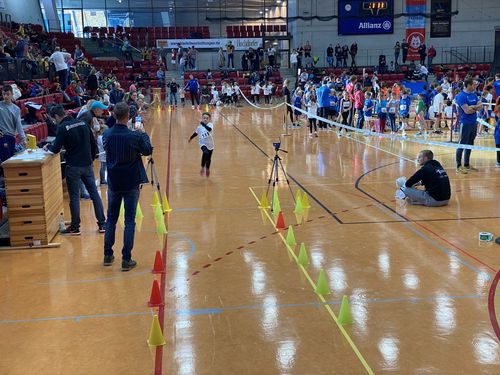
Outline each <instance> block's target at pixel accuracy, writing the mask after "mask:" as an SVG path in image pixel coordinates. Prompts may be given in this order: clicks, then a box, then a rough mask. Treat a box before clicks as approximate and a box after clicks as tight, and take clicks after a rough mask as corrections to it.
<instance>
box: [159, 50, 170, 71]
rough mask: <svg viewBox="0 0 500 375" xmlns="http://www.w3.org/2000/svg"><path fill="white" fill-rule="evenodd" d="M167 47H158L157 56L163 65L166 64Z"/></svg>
mask: <svg viewBox="0 0 500 375" xmlns="http://www.w3.org/2000/svg"><path fill="white" fill-rule="evenodd" d="M167 54H168V52H167V49H166V48H165V47H163V46H162V47H160V50H159V51H158V56H159V57H160V60H161V62H162V63H163V65H165V66H167Z"/></svg>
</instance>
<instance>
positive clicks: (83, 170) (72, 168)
mask: <svg viewBox="0 0 500 375" xmlns="http://www.w3.org/2000/svg"><path fill="white" fill-rule="evenodd" d="M49 115H50V117H52V118H53V120H54V122H55V123H56V124H58V128H57V135H56V139H55V140H54V143H52V144H47V145H45V146H44V148H43V149H44V150H45V151H48V152H51V153H53V154H57V153H58V152H59V151H61V148H62V147H64V149H65V150H66V154H65V159H66V185H67V187H68V194H69V209H70V211H71V224H70V226H69V227H67V228H66V229H65V230H64V231H62V232H61V234H62V235H67V236H79V235H80V234H81V232H80V199H79V198H80V180H81V181H82V182H83V184H84V185H85V187H86V188H87V190H88V192H89V195H90V199H92V203H93V205H94V213H95V216H96V219H97V229H98V231H99V233H104V232H105V231H106V228H105V225H106V218H105V216H104V209H103V206H102V201H101V197H100V196H99V194H98V193H97V188H96V186H95V177H94V169H93V168H92V163H93V161H94V159H95V158H96V155H97V144H96V141H95V139H94V136H93V134H92V131H91V130H90V128H89V127H88V126H87V124H86V123H85V122H83V121H82V120H81V119H74V118H72V117H71V116H67V115H66V113H65V112H64V108H63V107H62V106H61V105H56V106H54V107H52V108H51V109H50V113H49Z"/></svg>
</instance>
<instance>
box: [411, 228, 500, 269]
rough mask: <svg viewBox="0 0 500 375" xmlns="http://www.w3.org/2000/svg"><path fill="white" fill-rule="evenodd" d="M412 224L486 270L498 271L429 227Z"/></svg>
mask: <svg viewBox="0 0 500 375" xmlns="http://www.w3.org/2000/svg"><path fill="white" fill-rule="evenodd" d="M410 223H413V224H416V225H418V226H419V227H421V228H423V229H425V230H426V231H427V232H429V233H432V234H433V235H434V236H436V237H437V238H439V239H441V240H442V241H444V242H446V243H447V244H448V245H450V246H452V247H454V248H455V249H457V250H458V251H460V252H461V253H463V254H465V255H467V256H468V257H470V258H472V259H474V260H475V261H476V262H478V263H480V264H482V265H483V266H485V267H486V268H488V269H490V270H491V271H493V272H496V271H497V270H496V269H494V268H493V267H491V266H490V265H488V264H486V263H484V262H483V261H482V260H481V259H479V258H476V257H475V256H474V255H472V254H470V253H469V252H467V251H465V250H463V249H462V248H460V247H458V246H457V245H455V244H454V243H452V242H450V241H448V240H447V239H446V238H444V237H442V236H440V235H439V234H437V233H436V232H434V231H432V230H431V229H429V228H427V227H425V226H423V225H422V224H420V223H418V222H416V221H410Z"/></svg>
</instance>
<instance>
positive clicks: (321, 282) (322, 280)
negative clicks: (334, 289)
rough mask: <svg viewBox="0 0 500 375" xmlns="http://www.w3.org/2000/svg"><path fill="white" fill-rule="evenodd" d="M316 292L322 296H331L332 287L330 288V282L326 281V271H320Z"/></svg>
mask: <svg viewBox="0 0 500 375" xmlns="http://www.w3.org/2000/svg"><path fill="white" fill-rule="evenodd" d="M315 292H316V293H317V294H319V295H320V296H326V295H327V294H330V287H329V286H328V281H326V276H325V271H323V270H321V271H319V277H318V283H317V284H316V290H315Z"/></svg>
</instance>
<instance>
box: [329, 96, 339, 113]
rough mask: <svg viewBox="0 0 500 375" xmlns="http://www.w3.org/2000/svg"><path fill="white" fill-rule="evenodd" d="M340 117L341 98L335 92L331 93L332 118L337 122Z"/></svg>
mask: <svg viewBox="0 0 500 375" xmlns="http://www.w3.org/2000/svg"><path fill="white" fill-rule="evenodd" d="M338 115H339V98H338V96H337V93H336V92H335V90H331V91H330V117H331V118H332V120H335V119H336V118H337V117H338Z"/></svg>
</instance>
